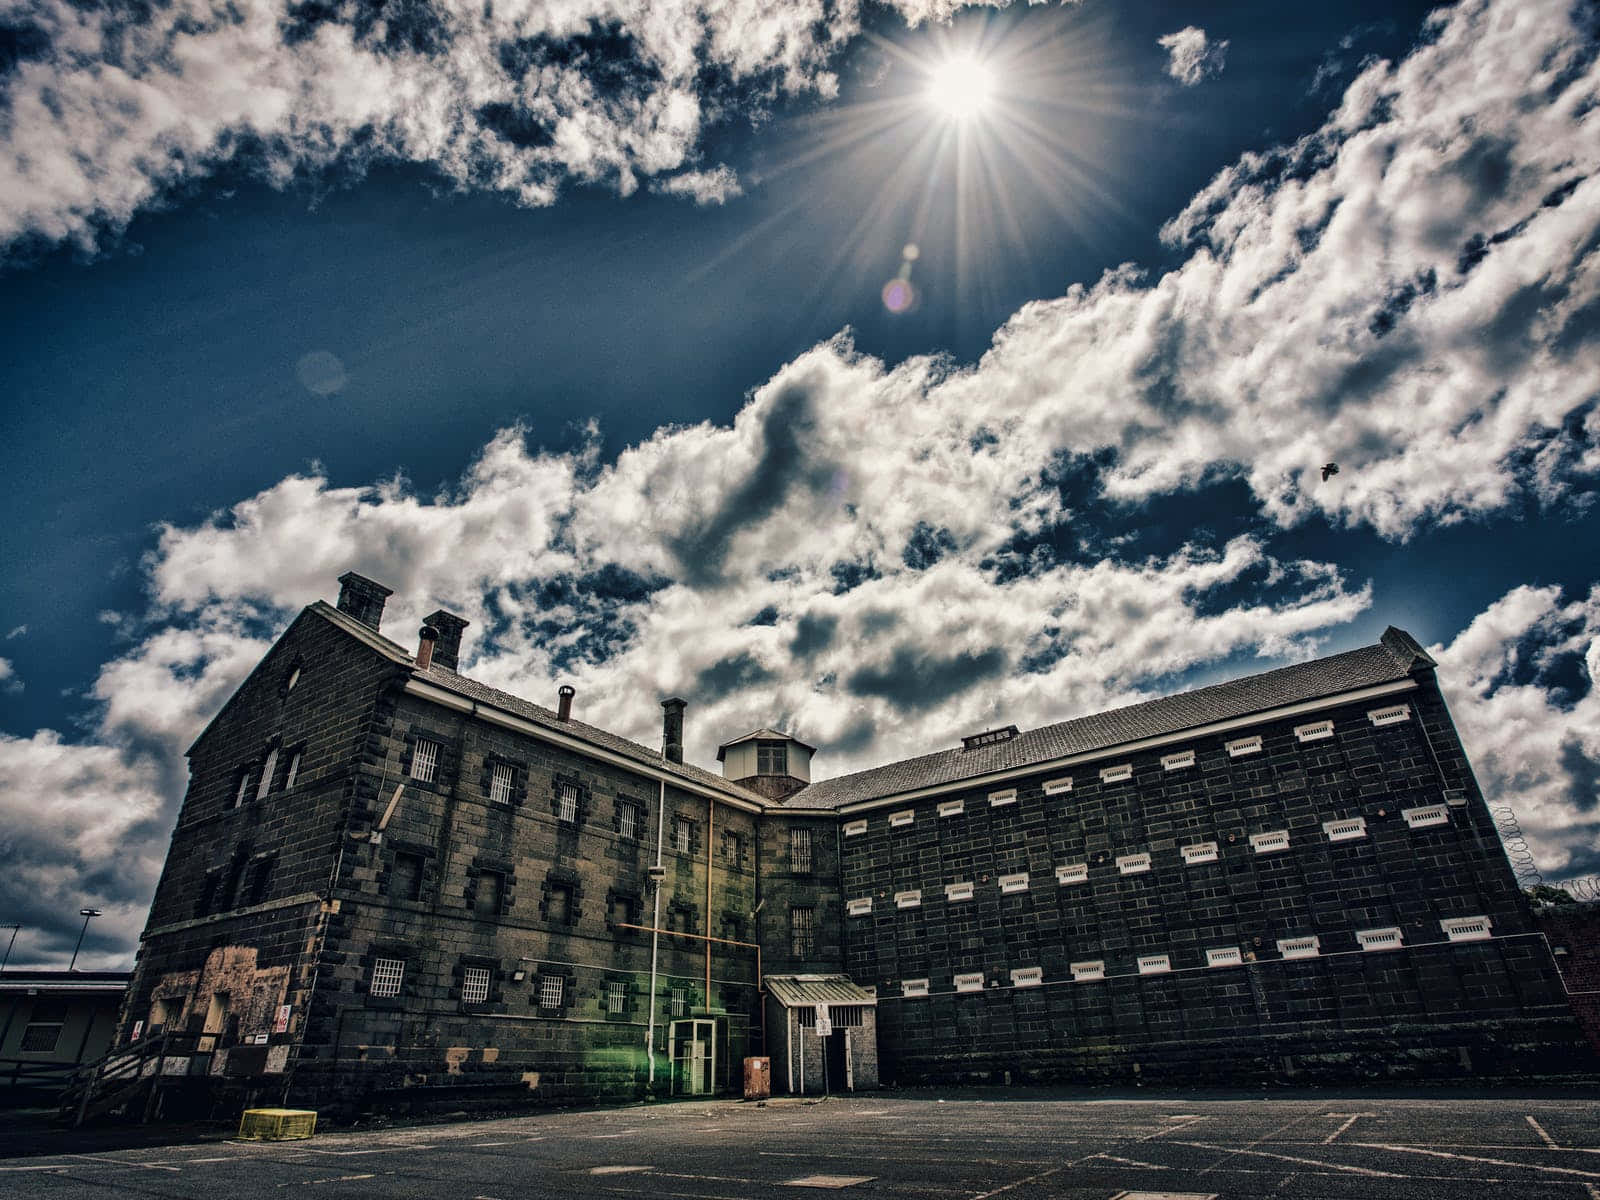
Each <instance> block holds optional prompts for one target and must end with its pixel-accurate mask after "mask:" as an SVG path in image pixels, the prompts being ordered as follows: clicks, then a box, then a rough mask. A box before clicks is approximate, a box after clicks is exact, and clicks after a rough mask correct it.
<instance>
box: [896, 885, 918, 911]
mask: <svg viewBox="0 0 1600 1200" xmlns="http://www.w3.org/2000/svg"><path fill="white" fill-rule="evenodd" d="M894 906H895V907H896V908H921V907H922V889H921V888H912V889H911V890H910V891H905V892H896V893H895V894H894Z"/></svg>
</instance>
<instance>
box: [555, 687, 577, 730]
mask: <svg viewBox="0 0 1600 1200" xmlns="http://www.w3.org/2000/svg"><path fill="white" fill-rule="evenodd" d="M577 694H578V689H577V688H575V687H573V686H572V685H571V684H570V683H563V684H562V685H561V686H560V687H559V688H558V689H556V695H558V696H560V697H561V707H560V709H559V710H558V711H557V712H556V717H557V719H558V720H562V721H570V720H572V698H573V697H574V696H576V695H577Z"/></svg>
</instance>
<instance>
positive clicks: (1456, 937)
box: [1439, 917, 1494, 942]
mask: <svg viewBox="0 0 1600 1200" xmlns="http://www.w3.org/2000/svg"><path fill="white" fill-rule="evenodd" d="M1492 926H1493V922H1492V921H1490V920H1489V918H1488V917H1446V918H1445V919H1444V920H1442V921H1440V922H1439V928H1440V929H1442V930H1444V935H1445V937H1447V938H1449V939H1450V940H1451V941H1452V942H1486V941H1488V940H1489V938H1491V937H1492V936H1494V935H1493V934H1492V933H1491V928H1492Z"/></svg>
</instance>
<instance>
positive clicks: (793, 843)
mask: <svg viewBox="0 0 1600 1200" xmlns="http://www.w3.org/2000/svg"><path fill="white" fill-rule="evenodd" d="M789 870H791V871H793V872H795V873H796V874H809V873H810V871H811V830H809V829H791V830H789ZM806 911H807V912H809V911H810V910H809V909H807V910H806Z"/></svg>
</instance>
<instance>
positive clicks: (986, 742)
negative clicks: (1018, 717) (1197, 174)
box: [961, 725, 1017, 750]
mask: <svg viewBox="0 0 1600 1200" xmlns="http://www.w3.org/2000/svg"><path fill="white" fill-rule="evenodd" d="M1016 736H1017V727H1016V726H1015V725H1007V726H1005V727H1003V728H1001V729H985V730H984V731H983V732H982V733H974V734H969V735H968V736H967V737H964V738H962V739H961V748H962V749H963V750H976V749H977V748H978V747H979V746H993V745H994V744H995V743H996V742H1009V741H1010V740H1011V739H1012V738H1014V737H1016Z"/></svg>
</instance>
